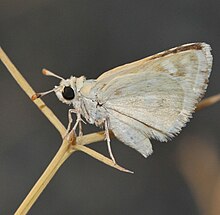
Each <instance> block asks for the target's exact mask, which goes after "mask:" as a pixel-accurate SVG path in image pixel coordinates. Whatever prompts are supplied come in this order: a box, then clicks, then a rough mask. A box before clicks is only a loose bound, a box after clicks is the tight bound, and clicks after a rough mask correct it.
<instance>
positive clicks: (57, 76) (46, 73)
mask: <svg viewBox="0 0 220 215" xmlns="http://www.w3.org/2000/svg"><path fill="white" fill-rule="evenodd" d="M42 73H43V75H46V76H52V77H56V78H59V79H61V80H64V78H62V77H60V76H59V75H56V74H55V73H53V72H51V71H49V70H47V69H42Z"/></svg>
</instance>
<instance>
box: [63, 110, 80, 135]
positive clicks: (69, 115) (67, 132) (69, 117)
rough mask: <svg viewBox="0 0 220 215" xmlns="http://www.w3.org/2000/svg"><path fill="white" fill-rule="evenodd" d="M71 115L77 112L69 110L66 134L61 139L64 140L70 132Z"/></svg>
mask: <svg viewBox="0 0 220 215" xmlns="http://www.w3.org/2000/svg"><path fill="white" fill-rule="evenodd" d="M72 113H77V111H76V110H75V109H69V111H68V119H69V122H68V126H67V129H66V132H65V134H64V136H63V139H65V138H66V136H67V135H68V134H69V132H70V128H71V124H72V122H73V118H72Z"/></svg>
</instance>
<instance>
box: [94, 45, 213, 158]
mask: <svg viewBox="0 0 220 215" xmlns="http://www.w3.org/2000/svg"><path fill="white" fill-rule="evenodd" d="M210 50H211V48H210V46H209V45H207V44H205V43H193V44H188V45H183V46H180V47H177V48H174V49H170V50H168V51H165V52H162V53H159V54H157V55H153V56H151V57H148V58H145V59H142V60H139V61H136V62H134V63H131V64H127V65H124V66H121V67H118V68H116V69H113V70H110V71H108V72H106V73H104V74H102V75H101V76H100V77H99V78H98V79H97V83H96V84H95V86H94V87H93V88H92V90H91V92H92V93H93V94H95V95H96V97H97V99H98V101H99V103H100V104H102V105H103V107H105V108H106V110H107V111H108V114H109V116H108V117H109V122H110V123H109V124H110V129H112V130H113V132H114V133H115V135H116V137H118V138H119V139H120V140H121V141H123V142H124V143H125V144H127V145H129V146H131V147H133V148H135V149H136V150H138V151H139V152H141V153H142V154H143V155H146V156H147V155H148V154H149V153H148V152H147V150H146V147H141V146H142V145H144V144H146V143H147V145H149V141H148V138H154V139H158V140H160V141H166V140H167V139H169V138H171V137H173V136H174V135H175V134H177V133H179V132H180V130H181V128H182V127H183V126H184V125H185V124H186V122H187V121H188V120H189V118H190V117H191V115H192V112H193V111H194V110H195V107H196V104H197V103H198V101H199V100H200V98H201V96H202V95H203V93H204V92H205V90H206V87H207V82H208V77H209V75H210V72H211V67H212V56H211V53H210ZM120 124H121V125H120ZM120 126H121V127H120ZM129 129H130V130H129ZM131 130H132V131H131ZM135 131H136V134H138V133H139V135H140V133H141V134H142V136H143V138H142V139H143V141H141V139H140V138H139V139H137V136H138V135H135ZM130 135H134V140H133V143H131V142H132V141H131V139H129V138H128V137H129V136H130ZM144 138H145V141H146V143H145V141H144ZM141 148H145V149H144V150H141ZM148 151H149V152H150V150H148Z"/></svg>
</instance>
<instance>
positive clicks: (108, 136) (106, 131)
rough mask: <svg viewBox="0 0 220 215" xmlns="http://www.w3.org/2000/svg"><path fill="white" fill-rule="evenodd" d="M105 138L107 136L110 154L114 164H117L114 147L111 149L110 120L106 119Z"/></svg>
mask: <svg viewBox="0 0 220 215" xmlns="http://www.w3.org/2000/svg"><path fill="white" fill-rule="evenodd" d="M105 138H106V141H107V146H108V152H109V155H110V157H111V159H112V161H113V162H114V164H116V161H115V158H114V156H113V153H112V149H111V144H110V135H109V129H108V121H107V120H105Z"/></svg>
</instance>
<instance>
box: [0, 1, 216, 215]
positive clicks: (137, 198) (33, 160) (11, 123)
mask: <svg viewBox="0 0 220 215" xmlns="http://www.w3.org/2000/svg"><path fill="white" fill-rule="evenodd" d="M219 9H220V1H218V0H209V1H205V0H185V1H177V0H167V1H159V0H148V1H144V0H142V1H141V0H136V1H134V0H133V1H132V0H128V1H121V0H117V1H110V0H102V1H97V0H93V1H91V0H72V1H70V0H63V1H58V0H33V1H15V0H11V1H6V0H0V26H1V28H0V46H2V48H3V49H4V50H5V51H6V53H7V54H8V55H9V56H10V58H11V59H12V60H13V62H14V63H15V65H16V66H17V67H18V68H19V69H20V71H21V72H22V74H23V75H24V76H25V78H26V79H27V80H28V81H29V83H30V84H31V85H32V86H33V88H34V89H35V90H36V91H44V90H47V89H51V87H53V86H54V85H55V84H58V83H57V80H56V79H54V78H49V77H44V76H43V75H42V74H41V69H42V68H47V69H50V70H52V71H55V72H56V73H57V74H59V75H61V76H63V77H66V78H67V77H69V76H70V75H75V76H80V75H85V76H86V77H87V78H96V77H98V76H99V75H100V74H101V73H102V72H104V71H106V70H108V69H111V68H113V67H115V66H118V65H121V64H124V63H127V62H131V61H134V60H137V59H140V58H143V57H146V56H148V55H151V54H154V53H157V52H159V51H163V50H165V49H168V48H171V47H174V46H177V45H181V44H184V43H188V42H196V41H205V42H207V43H210V44H211V46H212V48H213V52H212V53H213V55H214V66H213V72H212V75H211V78H210V84H209V87H208V92H207V93H206V97H207V96H210V95H213V94H216V93H218V92H219V91H220V88H219V81H220V72H219V70H220V61H219V60H218V59H219V58H220V39H219V38H220V21H219V20H220V13H219ZM0 98H1V111H0V194H1V195H0V214H13V212H14V211H15V210H16V208H17V207H18V206H19V204H20V203H21V201H22V200H23V198H24V197H25V196H26V194H27V193H28V192H29V190H30V189H31V187H32V186H33V185H34V183H35V182H36V180H37V179H38V178H39V176H40V175H41V173H42V172H43V170H44V169H45V168H46V166H47V165H48V163H49V162H50V160H51V159H52V157H53V156H54V154H55V153H56V151H57V150H58V148H59V145H60V142H61V139H60V137H59V134H58V133H57V131H56V130H55V128H54V127H53V126H52V125H51V124H50V123H49V122H48V121H47V120H46V119H45V117H44V116H43V115H42V113H41V112H40V111H39V110H38V109H37V108H36V107H35V105H34V104H32V102H31V101H30V100H29V99H28V97H27V96H26V95H25V94H24V92H23V91H22V90H21V89H20V88H19V87H18V85H17V84H16V82H15V81H14V80H13V78H12V77H11V76H10V75H9V73H8V72H7V70H6V69H5V67H4V66H3V65H2V64H1V63H0ZM44 101H45V102H46V103H47V104H48V106H49V107H51V108H52V110H54V112H55V113H56V114H57V115H58V116H59V118H60V119H61V120H62V122H63V123H65V125H66V124H67V110H68V107H67V106H65V105H64V104H61V103H60V102H59V101H58V100H57V99H56V97H55V95H51V96H48V97H45V98H44ZM219 127H220V104H217V105H215V106H212V107H210V108H207V109H205V110H202V111H200V112H198V113H196V114H194V118H193V119H192V120H191V123H189V124H188V125H187V127H186V128H184V129H183V131H182V133H181V134H180V135H179V136H178V137H176V138H175V139H174V140H173V141H172V142H169V143H168V144H166V143H159V142H157V141H152V142H153V147H154V153H153V155H151V156H150V157H149V158H147V159H144V158H143V157H142V156H141V155H140V154H139V153H137V152H136V151H134V150H132V149H130V148H129V147H127V146H125V145H123V144H122V143H120V142H118V141H116V140H113V141H112V147H113V152H114V155H115V157H116V160H117V161H118V162H119V164H121V165H123V166H125V167H127V168H129V169H131V170H134V171H135V174H134V175H129V174H125V173H122V172H119V171H117V170H115V169H112V168H110V167H108V166H105V165H104V164H102V163H99V162H98V161H96V160H94V159H92V158H90V157H88V156H87V155H85V154H83V153H74V154H73V156H72V157H71V158H70V159H69V160H68V161H67V162H66V163H65V164H64V165H63V166H62V168H61V169H60V171H59V172H58V173H57V175H56V176H55V177H54V179H53V180H52V182H51V183H50V184H49V186H48V187H47V188H46V190H45V191H44V192H43V194H42V195H41V196H40V198H39V200H38V201H37V203H36V204H35V205H34V207H33V208H32V209H31V211H30V214H34V215H35V214H41V215H48V214H55V215H58V214H65V215H70V214H80V215H81V214H108V215H110V214H115V215H117V214H128V215H129V214H137V215H143V214H147V215H161V214H163V215H176V214H178V215H188V214H212V215H217V214H220V212H219V211H218V202H219V201H220V200H219V199H220V195H219V192H218V190H219V189H220V182H219V180H218V179H219V178H220V177H219V171H220V168H219V167H220V166H219V149H220V147H219V146H220V141H219V140H220V132H219ZM96 130H98V129H97V128H95V126H92V125H89V126H86V129H85V131H86V133H90V132H92V131H96ZM91 147H92V148H93V149H95V150H97V151H99V152H101V153H103V154H106V155H108V152H107V146H106V143H104V142H101V143H96V144H93V145H91Z"/></svg>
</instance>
